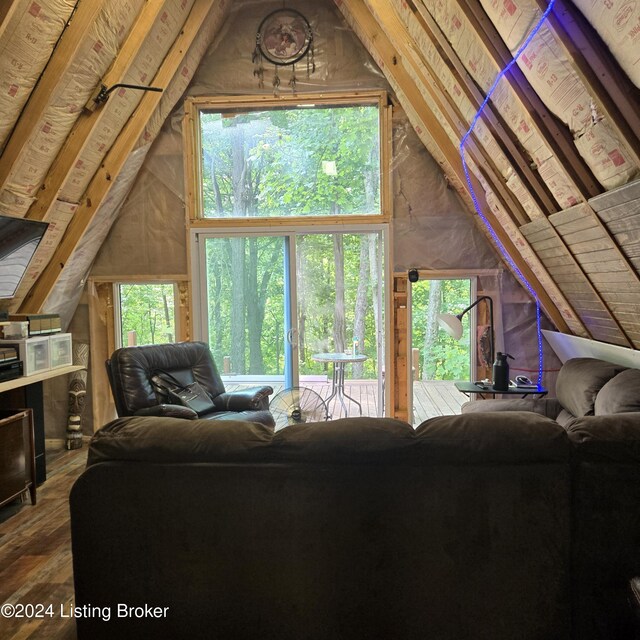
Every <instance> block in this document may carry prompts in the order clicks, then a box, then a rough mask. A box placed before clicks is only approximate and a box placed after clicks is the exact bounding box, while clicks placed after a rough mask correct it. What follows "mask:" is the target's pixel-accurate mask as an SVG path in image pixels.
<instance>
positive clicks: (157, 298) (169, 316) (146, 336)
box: [117, 283, 176, 346]
mask: <svg viewBox="0 0 640 640" xmlns="http://www.w3.org/2000/svg"><path fill="white" fill-rule="evenodd" d="M117 295H118V300H119V308H120V332H119V333H120V339H121V344H122V345H123V346H126V345H127V344H131V343H133V344H139V345H140V344H166V343H168V342H175V340H176V320H175V299H174V298H175V293H174V285H173V284H171V283H120V284H118V285H117ZM132 332H133V333H132Z"/></svg>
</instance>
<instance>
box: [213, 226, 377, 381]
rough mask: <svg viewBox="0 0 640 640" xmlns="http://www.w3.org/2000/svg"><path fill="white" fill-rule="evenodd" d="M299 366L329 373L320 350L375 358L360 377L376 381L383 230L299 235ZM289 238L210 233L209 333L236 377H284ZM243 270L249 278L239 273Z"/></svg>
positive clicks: (357, 369)
mask: <svg viewBox="0 0 640 640" xmlns="http://www.w3.org/2000/svg"><path fill="white" fill-rule="evenodd" d="M295 238H296V240H295V243H296V275H295V277H296V291H297V303H298V304H297V309H296V310H295V313H296V316H297V327H298V363H299V372H300V374H301V375H308V374H311V375H313V374H323V373H326V365H325V364H323V363H320V362H316V361H314V360H313V359H312V356H313V354H315V353H323V352H336V351H337V352H344V351H350V350H351V349H353V342H354V339H357V341H358V352H359V353H361V354H365V355H367V356H368V359H367V360H366V361H365V363H364V364H363V363H358V364H354V365H353V366H352V372H353V377H357V378H369V379H371V378H373V379H375V378H376V368H377V367H376V361H377V358H376V351H377V344H376V337H377V335H378V329H379V328H378V326H377V315H376V312H375V309H376V307H377V290H378V281H377V278H378V270H377V268H376V258H377V255H378V251H379V242H380V235H379V234H378V233H300V234H296V236H295ZM288 241H289V238H288V237H285V236H281V235H278V236H248V237H243V236H233V237H218V238H207V239H206V241H205V247H206V265H207V301H208V303H207V304H208V333H209V336H210V338H209V341H210V345H211V350H212V352H213V354H214V359H215V360H216V362H219V363H225V365H224V367H225V372H226V373H230V374H240V375H244V374H252V375H261V374H264V375H277V376H279V375H282V374H283V372H284V367H285V340H286V333H287V327H286V323H285V313H286V309H285V306H286V295H285V270H286V248H285V247H286V243H287V242H288ZM239 274H244V277H239Z"/></svg>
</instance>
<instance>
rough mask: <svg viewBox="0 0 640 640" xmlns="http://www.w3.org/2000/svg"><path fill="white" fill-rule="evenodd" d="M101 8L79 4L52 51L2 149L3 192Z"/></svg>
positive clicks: (99, 1)
mask: <svg viewBox="0 0 640 640" xmlns="http://www.w3.org/2000/svg"><path fill="white" fill-rule="evenodd" d="M103 4H104V2H103V0H91V2H80V3H79V5H78V8H77V9H76V12H75V14H74V16H73V20H71V22H70V23H69V25H68V26H67V28H66V29H65V31H64V33H63V34H62V36H61V38H60V42H59V43H58V46H57V47H56V48H55V50H54V52H53V55H52V56H51V59H50V60H49V63H48V64H47V67H46V68H45V71H44V73H43V75H42V77H41V78H40V81H39V82H38V84H37V85H36V86H35V88H34V90H33V92H32V93H31V96H30V97H29V101H28V102H27V104H26V105H25V107H24V109H23V110H22V113H21V114H20V118H19V119H18V122H17V123H16V126H15V128H14V130H13V133H12V134H11V137H10V138H9V141H8V142H7V145H6V146H5V149H4V152H3V154H2V163H0V188H3V187H4V186H5V185H6V183H7V181H8V180H10V178H11V174H12V170H13V168H14V167H15V166H16V161H17V160H18V158H19V157H20V154H21V153H22V151H23V149H25V147H26V146H27V145H28V144H29V141H30V139H31V133H32V129H33V125H34V123H35V122H38V121H39V120H40V119H41V118H42V116H43V114H44V112H45V110H46V108H47V106H48V104H49V99H50V98H51V94H52V93H53V92H54V91H55V89H56V87H57V86H58V83H59V82H60V80H61V79H62V77H63V76H64V74H65V72H66V71H67V70H68V69H69V67H70V66H71V65H72V64H73V61H74V60H75V57H76V54H77V52H78V50H79V49H80V47H81V46H82V45H83V43H84V41H85V40H86V38H87V36H88V34H89V31H90V29H91V27H92V25H93V23H94V21H95V19H96V17H97V15H98V14H99V13H100V11H101V9H102V6H103Z"/></svg>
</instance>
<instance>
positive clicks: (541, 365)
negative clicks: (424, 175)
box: [460, 0, 555, 387]
mask: <svg viewBox="0 0 640 640" xmlns="http://www.w3.org/2000/svg"><path fill="white" fill-rule="evenodd" d="M554 3H555V0H550V2H549V5H548V6H547V8H546V9H545V11H544V13H543V14H542V16H540V20H538V23H537V24H536V26H535V27H534V28H533V29H532V31H531V33H529V35H528V36H527V38H526V40H525V41H524V42H523V43H522V44H521V45H520V47H519V48H518V50H517V51H516V52H515V54H514V55H513V58H512V59H511V60H510V61H509V64H507V66H506V67H505V68H504V69H503V70H502V71H501V72H500V73H499V74H498V75H497V77H496V79H495V81H494V83H493V84H492V85H491V88H490V89H489V91H488V92H487V95H486V96H485V99H484V100H483V101H482V104H481V105H480V107H479V108H478V111H477V112H476V115H475V117H474V118H473V120H472V121H471V125H470V127H469V129H468V130H467V132H466V133H465V134H464V136H463V137H462V140H461V141H460V158H461V159H462V168H463V169H464V175H465V178H466V180H467V186H468V187H469V193H470V194H471V200H472V201H473V206H474V207H475V210H476V213H477V214H478V215H479V216H480V219H481V220H482V222H483V224H484V226H485V227H486V228H487V230H488V231H489V234H490V235H491V237H492V238H493V241H494V242H495V244H496V246H497V247H498V249H500V251H501V253H502V255H503V256H504V257H505V259H506V261H507V262H508V263H509V265H510V266H511V268H512V269H513V270H514V272H515V273H516V275H517V276H518V277H519V278H520V280H521V281H522V283H523V284H524V285H525V287H526V288H527V290H528V291H529V293H530V294H531V295H532V296H533V299H534V300H535V301H536V332H537V334H538V387H542V372H543V368H544V362H543V356H542V331H541V328H540V300H539V299H538V294H537V293H536V292H535V290H534V288H533V287H532V286H531V284H530V283H529V281H528V280H527V279H526V278H525V277H524V274H523V273H522V271H520V269H519V268H518V265H517V264H516V263H515V262H514V261H513V259H512V258H511V256H510V255H509V253H508V252H507V250H506V248H505V246H504V244H502V242H501V240H500V238H498V236H497V235H496V232H495V231H494V229H493V227H492V226H491V223H490V222H489V221H488V220H487V218H486V216H485V215H484V214H483V213H482V210H481V209H480V204H479V203H478V199H477V197H476V192H475V189H474V188H473V184H472V183H471V175H470V173H469V167H468V166H467V161H466V160H465V156H464V145H465V144H466V142H467V140H468V139H469V136H470V135H471V132H472V131H473V128H474V127H475V126H476V122H478V120H479V119H480V116H481V114H482V111H483V109H484V108H485V106H486V104H487V102H489V99H490V98H491V96H492V95H493V92H494V91H495V89H496V87H497V85H498V82H500V78H502V76H504V74H505V73H507V71H509V69H511V67H512V66H513V65H514V64H515V63H516V61H517V59H518V58H519V57H520V55H521V54H522V52H523V51H524V50H525V49H526V48H527V46H528V45H529V43H530V42H531V40H533V38H534V36H535V35H536V33H538V31H539V30H540V27H541V26H542V23H543V22H544V21H545V20H546V19H547V16H548V15H549V13H550V12H551V9H552V8H553V5H554Z"/></svg>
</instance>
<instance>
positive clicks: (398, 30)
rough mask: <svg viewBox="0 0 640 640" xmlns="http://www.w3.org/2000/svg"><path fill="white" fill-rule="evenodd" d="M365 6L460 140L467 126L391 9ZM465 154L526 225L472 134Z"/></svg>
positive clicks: (517, 219) (380, 5) (521, 211)
mask: <svg viewBox="0 0 640 640" xmlns="http://www.w3.org/2000/svg"><path fill="white" fill-rule="evenodd" d="M365 3H366V4H367V6H368V8H369V11H371V13H372V15H373V17H374V19H375V20H376V21H377V22H378V24H379V25H380V27H381V28H382V29H383V30H384V31H385V33H386V34H387V37H388V38H389V40H390V41H391V42H392V43H393V45H394V47H395V49H396V52H397V57H396V60H397V62H398V65H397V66H403V65H406V68H407V72H408V73H409V74H410V78H411V80H412V81H413V82H415V83H416V85H417V87H418V88H419V90H420V92H421V93H422V94H423V95H428V96H429V98H430V99H431V101H432V102H433V103H435V105H436V107H437V109H439V110H440V112H441V114H442V116H443V117H444V118H445V120H446V123H447V124H448V126H449V127H450V128H451V129H452V130H453V131H454V133H455V135H457V136H458V138H459V139H462V136H463V135H464V134H465V133H466V131H467V129H468V128H469V124H468V123H467V122H466V121H465V120H464V118H463V116H462V114H461V113H460V110H459V109H458V107H457V106H456V105H455V104H453V103H452V101H451V100H448V99H447V96H448V94H447V93H446V91H445V90H444V88H443V87H442V85H441V83H440V82H439V80H438V79H437V77H436V76H435V75H434V74H432V73H431V72H430V70H429V69H428V68H427V65H426V62H425V60H424V58H423V57H422V56H421V55H420V52H419V50H418V48H417V47H416V46H411V44H410V42H411V36H410V34H409V33H408V31H407V29H406V27H405V25H404V24H403V23H402V22H401V21H400V19H399V18H398V15H397V14H396V12H395V10H394V9H393V7H391V5H390V4H389V3H388V2H375V1H373V2H372V1H369V0H365ZM466 151H467V153H468V154H469V157H470V158H471V159H472V160H473V162H474V163H475V164H476V165H477V166H478V168H479V170H480V171H481V172H482V176H483V178H484V179H485V180H486V181H487V183H488V184H490V185H491V188H492V190H493V191H494V193H495V194H496V196H497V197H498V198H499V200H500V202H501V204H502V205H503V207H504V208H505V210H506V211H508V212H509V215H510V216H511V217H512V219H513V220H514V222H515V223H516V224H524V223H525V222H527V221H528V217H527V214H526V212H525V210H524V208H523V207H522V204H521V203H520V202H519V201H518V199H517V198H516V196H515V195H514V194H513V193H512V192H511V191H510V190H509V188H508V187H507V185H506V180H504V178H503V177H502V175H501V173H500V171H499V170H498V168H497V167H496V165H495V163H494V161H493V159H492V158H491V156H490V155H489V153H488V152H487V151H486V149H485V148H484V147H483V145H482V143H481V142H480V141H479V140H478V138H477V135H476V133H475V131H474V132H472V135H471V136H469V138H468V141H467V145H466Z"/></svg>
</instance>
